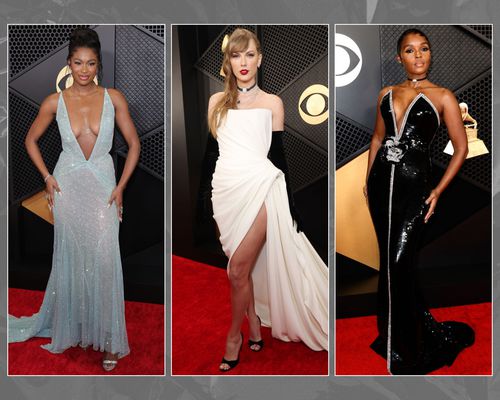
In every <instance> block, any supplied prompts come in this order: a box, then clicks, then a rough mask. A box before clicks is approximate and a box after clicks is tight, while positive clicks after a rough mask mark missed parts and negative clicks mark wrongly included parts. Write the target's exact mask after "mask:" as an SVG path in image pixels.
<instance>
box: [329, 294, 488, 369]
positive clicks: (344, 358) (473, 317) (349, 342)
mask: <svg viewBox="0 0 500 400" xmlns="http://www.w3.org/2000/svg"><path fill="white" fill-rule="evenodd" d="M432 315H433V316H434V317H435V318H436V319H437V320H438V321H445V320H455V321H460V322H466V323H467V324H469V325H470V326H471V327H472V329H474V331H475V335H476V340H475V343H474V344H473V345H472V346H471V347H468V348H466V349H465V350H464V351H462V352H461V353H460V354H459V355H458V357H457V359H456V360H455V362H454V363H453V365H452V366H451V367H443V368H440V369H438V370H436V371H434V372H433V373H432V374H431V375H490V374H491V303H483V304H474V305H469V306H459V307H446V308H437V309H433V310H432ZM376 329H377V326H376V317H375V316H370V317H361V318H346V319H338V320H337V322H336V338H337V342H336V343H337V344H336V348H335V351H336V363H335V366H336V368H335V374H336V375H389V373H388V372H387V369H386V361H385V359H383V358H382V357H380V356H379V355H378V354H376V353H375V352H374V351H373V350H372V349H370V347H369V346H370V344H371V343H372V342H373V340H374V339H375V338H376V336H377V332H376Z"/></svg>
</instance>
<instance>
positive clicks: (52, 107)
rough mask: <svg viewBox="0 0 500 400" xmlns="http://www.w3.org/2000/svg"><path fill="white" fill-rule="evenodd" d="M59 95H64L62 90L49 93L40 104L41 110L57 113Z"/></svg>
mask: <svg viewBox="0 0 500 400" xmlns="http://www.w3.org/2000/svg"><path fill="white" fill-rule="evenodd" d="M59 96H62V92H55V93H51V94H49V95H48V96H47V97H46V98H45V99H44V100H43V101H42V104H41V105H40V112H42V113H43V112H49V113H52V114H55V113H56V111H57V104H58V102H59Z"/></svg>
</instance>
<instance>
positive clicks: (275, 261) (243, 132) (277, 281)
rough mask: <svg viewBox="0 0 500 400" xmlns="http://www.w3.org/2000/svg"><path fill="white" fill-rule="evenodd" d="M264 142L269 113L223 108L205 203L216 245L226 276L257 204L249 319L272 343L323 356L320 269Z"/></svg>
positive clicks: (323, 274) (324, 299)
mask: <svg viewBox="0 0 500 400" xmlns="http://www.w3.org/2000/svg"><path fill="white" fill-rule="evenodd" d="M271 139H272V112H271V110H269V109H265V108H255V109H246V110H229V112H228V114H227V116H226V119H225V121H224V122H223V123H222V124H221V126H220V127H219V129H218V131H217V141H218V143H219V154H220V155H219V159H218V160H217V164H216V168H215V172H214V175H213V180H212V187H213V190H212V202H213V209H214V218H215V221H216V222H217V226H218V228H219V231H220V235H221V236H220V241H221V243H222V248H223V249H224V252H225V254H226V255H227V257H228V258H229V262H228V271H229V268H230V265H231V257H232V255H233V254H234V253H235V251H236V250H237V248H238V246H239V244H240V243H241V241H242V240H243V238H244V237H245V235H246V233H247V232H248V230H249V229H250V227H251V225H252V224H253V222H254V220H255V218H256V216H257V213H258V212H259V210H260V208H261V206H262V204H265V207H266V211H267V233H266V243H265V245H264V247H263V249H262V251H261V253H260V255H259V257H258V259H257V262H256V265H255V267H254V269H253V272H252V278H253V282H254V295H255V307H256V311H257V314H258V315H259V316H260V318H261V320H262V323H263V324H264V325H266V326H270V327H271V328H272V335H273V337H275V338H278V339H281V340H283V341H287V342H288V341H294V342H298V341H302V342H304V343H305V344H306V345H307V346H308V347H310V348H311V349H312V350H327V348H328V268H327V267H326V265H325V264H324V263H323V261H322V260H321V258H320V257H319V256H318V254H317V253H316V251H315V250H314V248H313V247H312V245H311V244H310V242H309V240H308V239H307V237H306V236H305V235H304V233H302V232H300V233H297V231H296V230H295V228H294V226H293V221H292V217H291V214H290V209H289V206H288V197H287V192H286V183H285V178H284V175H283V173H282V172H281V170H279V169H278V168H276V167H275V166H274V165H273V163H272V162H271V161H270V160H269V159H268V158H267V154H268V152H269V148H270V146H271Z"/></svg>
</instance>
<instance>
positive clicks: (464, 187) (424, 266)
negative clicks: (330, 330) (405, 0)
mask: <svg viewBox="0 0 500 400" xmlns="http://www.w3.org/2000/svg"><path fill="white" fill-rule="evenodd" d="M408 28H418V29H421V30H422V31H423V32H425V33H426V34H427V35H428V37H429V40H430V42H431V49H432V65H431V69H430V71H429V79H430V80H431V81H432V82H434V83H436V84H438V85H441V86H444V87H447V88H449V89H450V90H452V91H453V92H454V93H455V95H456V97H457V99H458V101H459V102H462V101H464V102H466V103H467V104H468V105H469V112H470V114H471V115H472V116H473V117H474V118H475V119H476V120H477V121H478V136H479V138H480V139H482V140H483V141H484V143H485V144H486V147H487V148H488V149H489V150H491V148H492V147H491V139H492V125H491V118H492V115H491V99H492V92H491V84H492V82H491V33H492V32H491V26H489V25H474V26H452V25H448V26H445V25H441V26H440V25H432V26H426V25H420V26H409V25H381V26H338V27H337V32H340V33H344V34H347V35H349V34H351V35H352V36H353V39H355V41H356V43H357V44H358V46H359V47H360V49H361V52H362V53H363V62H364V61H365V60H366V57H365V54H364V52H365V50H364V49H367V48H370V52H373V51H375V52H376V53H377V54H378V59H375V58H374V57H373V56H372V55H371V56H370V60H371V61H370V64H367V63H365V64H363V69H362V72H361V73H360V75H359V76H358V78H357V79H356V81H354V82H353V83H352V84H350V85H348V86H345V87H342V88H337V89H336V95H337V98H336V102H337V105H338V109H337V120H336V166H337V168H339V167H341V166H343V165H345V164H346V163H348V162H349V161H351V160H353V159H354V158H355V157H357V156H358V155H359V154H361V153H362V152H364V151H366V150H367V149H368V146H369V143H370V139H371V135H372V129H373V124H371V125H369V126H368V127H367V126H366V115H365V116H364V117H362V116H357V115H356V112H353V111H354V110H351V109H350V108H349V107H351V106H352V104H355V103H356V101H359V102H361V103H363V102H364V103H366V102H369V103H370V106H369V110H368V113H369V114H371V115H372V116H373V117H372V119H373V120H374V117H375V114H376V104H377V95H376V94H375V95H374V96H371V97H369V98H367V97H368V96H367V95H366V92H365V91H364V90H363V89H361V87H365V83H363V84H362V85H361V87H360V83H361V82H364V81H365V75H366V74H363V71H366V70H365V67H366V68H367V69H368V68H373V69H374V70H376V71H379V73H380V75H379V77H377V78H375V81H379V82H380V87H379V88H378V90H380V89H381V87H383V86H387V85H394V84H398V83H399V82H401V81H403V80H405V79H406V75H405V74H404V70H403V68H402V67H401V65H400V64H399V63H397V62H396V59H395V56H396V43H397V39H398V37H399V36H400V34H401V33H402V32H403V31H404V30H406V29H408ZM374 35H375V36H376V37H375V38H374V37H373V36H374ZM376 43H378V44H376ZM374 45H375V48H374V49H373V48H371V46H374ZM358 79H361V80H360V81H359V82H357V81H358ZM366 85H368V84H366ZM367 87H371V84H370V85H368V86H367ZM378 90H377V93H378ZM349 105H350V106H349ZM341 107H343V108H341ZM361 109H363V107H361ZM363 115H364V114H363ZM448 140H449V139H448V135H447V130H446V127H445V125H444V123H443V124H442V125H441V127H440V128H439V130H438V133H437V134H436V137H435V140H434V142H433V144H432V148H431V156H432V161H433V164H434V167H435V168H434V175H435V176H434V179H435V181H436V183H437V181H438V180H439V179H440V177H441V176H442V174H443V173H444V170H445V168H446V166H447V165H448V163H449V160H450V158H451V157H450V156H449V155H447V154H445V153H443V149H444V148H445V146H446V144H447V142H448ZM490 207H491V154H487V155H482V156H479V157H474V158H471V159H468V160H466V161H465V163H464V165H463V167H462V168H461V170H460V173H459V175H458V176H457V177H456V178H455V180H454V181H453V182H452V184H451V185H450V186H449V187H448V188H447V190H446V191H445V192H444V193H443V195H442V196H441V198H440V201H439V204H438V209H437V212H436V215H435V216H434V217H433V219H432V220H431V223H429V224H428V226H427V227H426V229H425V234H424V237H423V240H422V243H421V247H422V249H423V251H422V252H421V253H420V256H419V259H418V263H419V266H420V267H421V275H422V279H423V282H424V286H425V287H424V291H426V293H427V294H428V295H430V296H431V297H430V298H429V301H430V304H431V305H433V306H437V305H440V304H441V305H445V304H446V305H450V303H449V301H450V299H455V300H453V301H456V302H458V303H467V302H477V301H489V300H490V299H491V290H490V289H489V287H490V282H491V224H490V222H488V220H489V219H488V216H489V215H491V212H490ZM465 234H468V235H472V236H474V239H472V238H470V240H467V239H466V238H461V235H465ZM465 243H467V244H465ZM447 254H448V255H449V256H446V255H447ZM451 271H453V272H451ZM374 274H375V275H374ZM376 275H377V273H376V272H374V273H373V272H370V271H369V268H368V267H366V266H363V265H362V264H359V263H356V262H355V261H353V260H351V259H349V258H347V257H344V256H340V255H337V279H338V281H337V297H338V300H339V301H338V304H339V308H338V312H339V316H342V317H345V316H349V315H354V314H359V313H361V314H367V313H372V312H375V310H374V308H373V301H374V299H375V297H374V296H375V292H376ZM438 284H439V285H441V286H440V290H441V291H440V292H439V290H438V289H437V287H436V285H438ZM468 285H470V288H471V289H475V290H468ZM457 291H460V292H461V293H462V292H463V295H461V296H449V295H448V294H450V293H452V292H457Z"/></svg>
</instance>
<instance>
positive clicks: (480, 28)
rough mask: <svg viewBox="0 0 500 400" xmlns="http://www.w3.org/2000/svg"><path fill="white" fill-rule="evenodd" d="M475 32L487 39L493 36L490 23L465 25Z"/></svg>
mask: <svg viewBox="0 0 500 400" xmlns="http://www.w3.org/2000/svg"><path fill="white" fill-rule="evenodd" d="M467 26H468V27H469V28H470V29H472V30H473V31H474V32H476V33H477V34H479V35H481V36H483V37H484V38H485V39H487V40H491V38H492V36H493V29H492V25H467Z"/></svg>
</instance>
